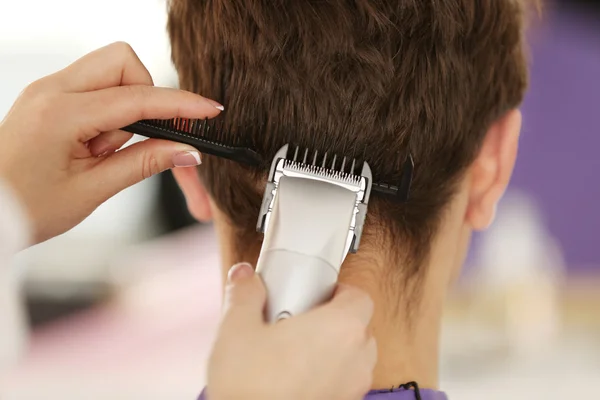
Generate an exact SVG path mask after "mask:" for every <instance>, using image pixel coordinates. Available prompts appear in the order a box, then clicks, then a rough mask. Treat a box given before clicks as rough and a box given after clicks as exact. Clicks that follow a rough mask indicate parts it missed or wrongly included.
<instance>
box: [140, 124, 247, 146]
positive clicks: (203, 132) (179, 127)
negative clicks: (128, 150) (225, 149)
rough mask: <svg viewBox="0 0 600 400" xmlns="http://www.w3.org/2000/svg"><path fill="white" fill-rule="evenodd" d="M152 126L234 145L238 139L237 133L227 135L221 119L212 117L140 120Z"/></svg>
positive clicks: (237, 142) (237, 143) (236, 144)
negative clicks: (217, 119)
mask: <svg viewBox="0 0 600 400" xmlns="http://www.w3.org/2000/svg"><path fill="white" fill-rule="evenodd" d="M142 122H145V123H147V124H150V125H152V126H156V127H160V128H163V129H168V130H170V131H175V132H179V133H182V134H185V135H189V136H192V137H195V138H198V139H203V140H206V141H209V142H214V143H219V144H225V145H228V146H232V147H236V146H238V145H239V142H240V139H239V137H238V135H228V134H226V132H225V131H224V129H223V120H219V121H216V120H214V119H212V120H208V119H189V118H174V119H150V120H145V121H142Z"/></svg>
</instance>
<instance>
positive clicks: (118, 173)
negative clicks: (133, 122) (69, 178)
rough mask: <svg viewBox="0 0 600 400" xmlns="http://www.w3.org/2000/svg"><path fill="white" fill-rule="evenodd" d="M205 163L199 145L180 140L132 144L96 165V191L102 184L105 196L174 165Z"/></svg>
mask: <svg viewBox="0 0 600 400" xmlns="http://www.w3.org/2000/svg"><path fill="white" fill-rule="evenodd" d="M199 164H201V158H200V153H199V152H198V150H196V149H195V148H193V147H191V146H188V145H185V144H181V143H176V142H171V141H167V140H158V139H148V140H145V141H143V142H138V143H135V144H132V145H131V146H129V147H126V148H124V149H123V150H120V151H118V152H116V153H114V154H112V155H110V156H108V157H106V159H105V160H103V162H101V163H99V164H98V165H97V166H96V167H95V168H93V174H95V175H96V176H95V179H91V180H90V182H94V185H95V188H96V189H95V190H98V187H99V185H98V182H101V183H102V185H101V186H102V188H103V189H102V190H104V191H105V193H104V197H105V198H110V197H112V196H114V195H115V194H117V193H119V192H120V191H121V190H123V189H126V188H128V187H129V186H132V185H135V184H136V183H138V182H140V181H142V180H144V179H147V178H149V177H151V176H153V175H156V174H158V173H160V172H163V171H165V170H167V169H170V168H173V167H193V166H196V165H199Z"/></svg>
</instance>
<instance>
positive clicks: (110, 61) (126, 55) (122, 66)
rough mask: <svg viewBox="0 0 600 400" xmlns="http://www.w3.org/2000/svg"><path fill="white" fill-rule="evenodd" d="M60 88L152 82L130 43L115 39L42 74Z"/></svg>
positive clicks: (76, 89) (75, 89)
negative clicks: (69, 62) (49, 73)
mask: <svg viewBox="0 0 600 400" xmlns="http://www.w3.org/2000/svg"><path fill="white" fill-rule="evenodd" d="M44 80H46V83H47V84H48V85H51V86H54V87H55V88H56V89H58V90H60V91H62V92H70V93H76V92H90V91H94V90H98V89H106V88H109V87H113V86H125V85H147V86H152V85H154V83H153V81H152V76H151V75H150V73H149V72H148V70H147V69H146V67H145V66H144V64H142V62H141V61H140V59H139V57H138V56H137V54H136V53H135V51H134V50H133V49H132V48H131V46H130V45H128V44H127V43H124V42H117V43H113V44H110V45H108V46H105V47H102V48H100V49H98V50H95V51H93V52H91V53H89V54H87V55H85V56H83V57H82V58H80V59H79V60H77V61H75V62H74V63H72V64H71V65H69V66H68V67H66V68H64V69H62V70H61V71H58V72H56V73H54V74H53V75H50V76H49V77H47V78H44Z"/></svg>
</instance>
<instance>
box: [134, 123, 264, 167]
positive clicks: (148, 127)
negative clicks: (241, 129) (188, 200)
mask: <svg viewBox="0 0 600 400" xmlns="http://www.w3.org/2000/svg"><path fill="white" fill-rule="evenodd" d="M122 130H124V131H127V132H130V133H135V134H137V135H142V136H145V137H148V138H154V139H165V140H171V141H174V142H179V143H185V144H188V145H190V146H193V147H195V148H196V149H198V150H199V151H200V152H201V153H204V154H211V155H213V156H217V157H221V158H226V159H228V160H232V161H236V162H239V163H242V164H247V165H250V166H259V165H261V164H263V163H264V160H263V159H262V158H261V157H260V156H259V155H258V153H256V152H255V151H253V150H251V149H249V148H248V147H247V146H244V145H243V144H242V143H241V138H240V137H239V136H237V135H236V136H234V135H226V134H225V132H224V131H223V124H222V121H219V122H217V121H216V120H214V119H213V120H207V119H188V118H175V119H166V120H163V119H146V120H142V121H138V122H135V123H133V124H131V125H129V126H126V127H124V128H122Z"/></svg>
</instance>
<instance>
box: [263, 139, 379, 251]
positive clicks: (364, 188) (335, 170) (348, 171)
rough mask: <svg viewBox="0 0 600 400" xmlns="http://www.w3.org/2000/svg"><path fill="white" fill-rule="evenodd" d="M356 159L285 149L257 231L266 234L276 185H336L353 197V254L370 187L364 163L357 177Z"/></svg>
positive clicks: (279, 155) (273, 168) (273, 167)
mask: <svg viewBox="0 0 600 400" xmlns="http://www.w3.org/2000/svg"><path fill="white" fill-rule="evenodd" d="M356 170H357V162H356V160H355V159H348V158H347V157H340V156H338V155H328V153H324V154H323V155H320V154H319V153H318V151H310V150H309V149H300V148H299V147H294V148H293V150H292V148H291V146H289V145H285V146H284V147H282V148H281V149H280V150H279V151H278V152H277V154H276V155H275V157H274V159H273V163H272V164H271V170H270V173H269V179H268V182H267V186H266V189H265V195H264V197H263V203H262V206H261V212H260V216H259V219H258V224H257V230H258V231H259V232H263V233H264V232H265V229H266V227H267V226H268V222H269V215H270V212H271V211H272V206H273V202H274V199H275V196H276V195H277V188H278V186H279V182H280V180H281V179H282V178H283V177H293V178H302V179H310V180H315V181H321V182H326V183H329V184H332V185H337V186H340V187H343V188H344V189H347V190H349V191H351V192H353V193H354V194H355V196H356V202H355V210H354V214H353V216H352V222H351V225H350V226H349V234H350V241H349V248H348V250H349V251H350V252H353V253H354V252H356V251H357V250H358V245H359V242H360V237H361V234H362V228H363V224H364V220H365V217H366V213H367V205H368V203H369V197H370V194H371V187H372V180H373V177H372V173H371V169H370V167H369V164H367V163H366V162H364V163H363V164H362V167H361V169H360V173H357V171H356Z"/></svg>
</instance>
